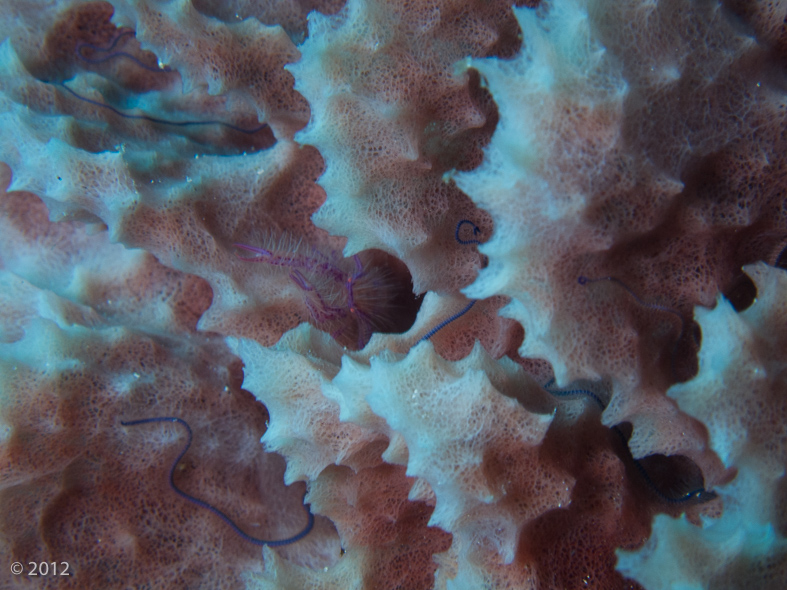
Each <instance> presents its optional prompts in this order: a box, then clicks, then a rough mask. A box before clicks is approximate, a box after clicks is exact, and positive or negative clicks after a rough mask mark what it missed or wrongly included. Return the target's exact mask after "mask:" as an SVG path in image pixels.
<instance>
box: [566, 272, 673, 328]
mask: <svg viewBox="0 0 787 590" xmlns="http://www.w3.org/2000/svg"><path fill="white" fill-rule="evenodd" d="M599 281H609V282H610V283H615V284H616V285H618V286H620V287H622V288H623V289H625V291H626V292H627V293H628V294H629V295H631V296H632V297H633V298H634V300H635V301H636V302H637V303H639V304H640V305H641V306H642V307H649V308H650V309H655V310H656V311H665V312H667V313H671V314H672V315H674V316H676V317H677V318H678V319H679V320H680V332H681V334H683V328H684V327H685V326H684V324H685V322H684V320H683V316H682V315H681V314H680V313H679V312H678V311H676V310H674V309H672V308H671V307H666V306H664V305H659V304H657V303H647V302H645V301H643V300H642V299H640V298H639V296H638V295H637V294H636V293H635V292H634V291H633V290H632V289H631V288H630V287H629V286H628V285H626V283H624V282H623V281H621V280H620V279H618V278H615V277H601V278H599V279H589V278H587V277H584V276H580V277H579V279H577V282H578V283H579V284H580V285H588V284H590V283H597V282H599Z"/></svg>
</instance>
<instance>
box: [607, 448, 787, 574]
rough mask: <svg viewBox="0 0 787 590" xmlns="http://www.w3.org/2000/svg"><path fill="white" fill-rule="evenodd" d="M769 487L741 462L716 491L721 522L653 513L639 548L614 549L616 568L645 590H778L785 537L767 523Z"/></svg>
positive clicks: (786, 553)
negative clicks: (720, 503)
mask: <svg viewBox="0 0 787 590" xmlns="http://www.w3.org/2000/svg"><path fill="white" fill-rule="evenodd" d="M771 484H772V482H770V481H767V480H763V478H762V477H761V473H760V472H759V469H758V468H757V467H753V466H751V465H750V464H747V463H742V464H741V468H740V469H739V471H738V475H737V477H736V479H735V480H734V481H732V482H731V483H729V484H727V485H725V486H722V487H719V488H718V493H719V495H720V497H721V498H722V501H723V502H724V513H723V514H722V515H721V517H720V518H716V519H707V520H703V522H702V525H701V526H696V525H695V524H691V523H689V522H688V521H687V519H686V517H685V515H683V516H681V517H680V518H670V517H669V516H666V515H663V514H660V515H657V516H656V517H655V519H654V521H653V530H652V533H651V536H650V538H649V539H648V541H647V542H646V543H645V545H643V546H642V548H641V549H639V550H638V551H623V550H619V551H618V564H617V569H618V570H619V571H620V572H621V573H622V574H623V575H625V576H626V577H627V578H630V579H634V580H636V581H637V582H639V583H640V584H642V585H643V586H644V587H645V588H647V589H648V590H671V589H673V588H692V589H693V588H697V589H700V590H710V589H713V590H716V589H717V588H718V589H720V590H735V589H736V588H743V587H747V586H750V587H753V588H758V589H759V588H762V589H763V590H778V589H779V588H783V587H784V580H785V579H787V538H785V536H784V529H782V531H781V532H780V531H779V530H778V529H777V528H776V527H775V524H774V523H773V522H770V521H769V520H768V516H767V513H768V512H769V510H768V509H767V507H768V506H770V505H771V504H772V501H773V497H772V495H771V494H770V493H769V487H770V485H771ZM763 508H766V510H765V512H763V510H762V509H763Z"/></svg>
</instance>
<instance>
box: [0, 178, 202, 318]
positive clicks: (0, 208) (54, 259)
mask: <svg viewBox="0 0 787 590" xmlns="http://www.w3.org/2000/svg"><path fill="white" fill-rule="evenodd" d="M0 178H1V180H0V185H7V184H8V181H10V178H11V174H10V170H9V169H8V167H7V166H5V165H0ZM0 264H2V267H3V268H4V270H5V271H7V272H8V273H13V275H14V276H15V277H17V279H18V280H21V281H24V282H26V283H29V284H30V285H31V287H32V286H33V285H34V286H35V287H36V289H35V291H36V292H38V293H40V294H44V293H54V294H56V295H57V296H58V299H60V298H63V300H67V301H71V302H74V303H76V304H79V305H81V306H85V309H86V310H89V312H90V314H91V315H96V316H97V319H96V320H95V321H96V322H99V319H98V318H101V319H103V320H104V321H108V322H110V323H111V324H113V325H122V326H127V327H130V326H134V327H136V328H138V329H140V328H144V329H146V330H148V331H149V332H151V333H153V332H157V333H164V332H167V333H179V332H192V333H193V332H196V329H197V321H198V320H199V318H200V316H201V315H202V313H203V312H204V311H205V309H207V307H208V305H210V301H211V289H210V286H209V285H208V284H207V283H206V282H205V281H203V280H202V279H200V278H199V277H196V276H194V275H190V274H187V273H182V272H178V271H176V270H173V269H171V268H167V267H165V266H164V265H162V264H161V263H160V262H158V261H157V260H156V259H155V258H154V257H153V256H152V255H151V254H149V253H147V252H144V251H143V250H136V249H127V248H125V247H124V246H122V245H120V244H112V243H110V241H109V239H108V236H107V234H106V232H98V233H92V232H91V231H90V227H89V226H88V225H86V224H84V223H82V222H78V221H62V222H60V223H52V222H51V221H49V215H48V211H47V208H46V206H45V205H44V203H43V202H42V201H41V200H40V199H39V198H38V197H37V196H35V195H34V194H32V193H27V192H5V190H0ZM9 276H10V275H9ZM9 293H10V292H9ZM9 293H5V295H9ZM24 299H25V298H23V300H24ZM9 303H10V302H9ZM80 323H83V324H84V325H89V324H90V322H88V321H87V320H83V321H82V322H80Z"/></svg>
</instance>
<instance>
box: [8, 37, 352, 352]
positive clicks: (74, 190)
mask: <svg viewBox="0 0 787 590" xmlns="http://www.w3.org/2000/svg"><path fill="white" fill-rule="evenodd" d="M0 55H1V56H2V60H3V62H4V64H5V65H6V66H7V68H8V74H9V75H8V76H7V77H4V78H3V81H2V82H0V89H1V90H2V91H3V93H4V94H5V96H6V97H7V98H8V99H10V100H8V101H6V102H4V103H3V107H4V112H3V113H2V114H1V115H0V117H2V118H3V124H4V125H5V127H6V129H7V131H8V134H4V136H3V139H2V140H0V157H2V158H3V159H4V160H5V161H6V162H7V163H8V164H9V165H10V166H11V168H12V169H13V181H12V185H11V188H12V189H13V190H26V191H29V192H32V193H34V194H36V195H38V196H39V197H40V198H41V199H42V200H43V201H44V203H45V204H46V205H47V207H48V209H49V214H50V218H51V219H52V220H53V221H54V220H58V221H60V220H84V221H88V222H91V223H94V224H96V226H97V227H100V225H98V224H103V225H105V226H106V227H107V228H108V230H109V232H108V238H109V239H110V240H112V241H116V242H121V243H122V244H124V245H126V246H128V247H133V248H141V249H145V250H147V251H148V252H149V253H151V254H152V255H154V256H155V257H156V258H157V259H158V261H159V262H161V263H162V264H164V265H166V266H168V267H170V268H174V269H177V270H179V271H182V272H186V273H190V274H195V275H198V276H199V277H202V278H203V279H204V280H206V281H207V282H208V283H209V284H210V288H211V290H212V292H213V293H212V294H213V300H212V306H211V308H210V309H209V310H208V311H207V313H205V314H204V315H203V316H202V317H201V319H200V328H201V329H203V330H213V331H221V332H223V333H227V334H235V335H238V336H246V337H255V338H257V339H258V340H260V341H261V342H265V343H268V344H271V343H273V342H275V341H276V340H278V338H279V337H280V336H281V334H283V333H284V332H285V331H286V330H288V329H290V328H292V327H294V326H296V325H297V324H298V323H300V322H301V321H304V319H306V317H307V313H306V312H305V311H304V310H303V308H302V305H301V304H300V297H299V293H298V291H297V289H296V288H295V286H294V285H293V284H292V282H291V281H289V279H287V276H286V275H284V276H283V277H282V276H279V277H278V281H276V280H271V277H270V276H269V275H266V273H261V272H259V270H260V269H259V267H258V266H255V265H249V264H246V263H241V262H240V261H238V260H236V258H235V256H234V254H233V251H232V244H233V243H235V242H242V243H250V244H252V245H253V244H255V243H256V242H258V241H260V240H261V239H262V238H263V237H264V236H265V235H271V234H273V235H283V234H285V233H287V234H290V235H294V236H297V237H298V238H300V239H303V240H304V241H305V242H308V243H310V244H313V245H315V246H316V247H322V248H326V249H330V250H340V249H341V248H342V246H343V245H344V240H343V239H342V238H332V237H329V236H328V235H327V234H326V233H325V232H324V231H321V230H318V229H317V228H316V227H315V226H314V225H313V224H312V223H311V221H310V219H309V217H310V215H311V214H312V213H313V212H314V211H316V209H317V208H318V207H319V205H320V204H321V203H322V202H323V199H324V195H323V193H322V191H321V190H320V188H319V187H318V186H316V185H315V184H314V180H315V179H316V178H317V176H318V175H319V174H320V172H321V171H322V160H321V158H320V156H319V154H318V153H317V152H316V150H314V149H313V148H299V146H297V145H296V144H294V143H293V142H292V141H287V140H282V141H279V142H277V143H276V144H275V145H273V146H271V145H270V144H262V145H257V144H252V145H250V146H249V145H247V146H246V148H248V149H249V150H250V151H249V152H248V153H239V149H238V148H239V147H240V146H235V147H234V148H232V147H229V146H230V145H231V143H232V142H229V143H228V142H227V141H226V139H227V138H226V137H224V136H223V135H222V134H221V133H220V134H219V135H218V136H215V135H211V134H210V133H209V134H208V135H207V136H205V135H199V134H198V135H197V136H196V137H195V136H191V135H189V133H186V134H185V136H184V135H182V133H183V130H184V129H186V128H187V127H182V128H178V127H174V128H173V127H172V126H166V125H159V124H156V123H153V122H151V121H146V120H144V117H149V116H154V117H155V118H158V119H161V118H174V120H178V119H181V118H182V117H183V116H184V113H180V112H178V111H179V109H180V108H183V109H186V113H185V114H186V115H188V111H190V110H192V109H193V110H196V111H197V112H196V113H192V114H191V115H190V116H192V117H193V118H194V120H196V121H200V120H201V119H204V118H206V117H215V118H216V120H217V121H218V122H215V121H214V122H213V123H212V124H211V125H208V127H211V126H212V127H213V128H214V130H215V128H216V127H217V126H218V128H219V129H221V128H222V126H221V124H220V123H221V122H222V118H224V120H225V121H227V120H226V117H227V115H226V114H221V113H219V114H215V113H212V110H213V109H214V108H216V107H217V106H222V105H223V106H224V108H225V109H226V102H224V101H225V99H224V98H211V97H209V96H207V95H205V94H204V92H202V93H200V92H198V91H196V90H195V91H194V92H192V93H191V94H190V95H189V96H188V97H185V96H184V95H182V94H180V93H179V92H175V91H172V90H168V91H166V92H161V93H159V92H150V93H147V94H145V93H141V94H136V92H135V91H134V90H133V89H128V90H129V92H131V93H132V95H134V96H135V97H136V99H138V102H137V104H139V105H140V107H141V108H138V109H136V110H135V111H134V112H133V113H132V114H133V116H135V117H143V120H139V119H127V118H125V117H123V116H120V115H118V114H117V113H116V112H115V111H112V110H108V109H106V108H99V107H96V106H95V105H92V104H91V103H86V102H85V101H84V100H80V99H78V98H76V97H75V96H73V95H71V94H69V93H68V92H67V91H65V90H63V88H62V87H60V86H58V85H55V84H51V83H46V82H43V81H41V80H38V79H36V78H35V77H34V76H32V75H31V74H30V72H29V71H28V70H27V68H26V67H25V66H24V64H22V63H21V61H20V59H19V57H18V55H17V53H16V51H15V50H14V47H13V46H12V44H11V42H10V41H6V42H4V43H3V44H2V46H0ZM106 84H107V83H106V80H105V79H104V78H102V77H101V76H99V75H98V74H96V73H90V74H86V73H81V74H79V75H78V76H77V77H76V78H75V79H74V80H72V81H69V83H68V88H70V89H72V90H73V89H75V88H76V89H78V93H79V94H80V96H83V97H85V98H89V99H90V100H92V101H95V102H98V103H102V104H103V103H106V102H107V101H108V100H109V97H108V96H107V95H108V94H113V93H114V92H115V90H113V89H112V88H113V87H112V86H109V87H108V86H107V85H106ZM110 90H111V91H110ZM151 95H162V96H160V97H159V98H160V101H159V102H156V100H154V99H152V98H151ZM163 96H166V97H167V98H166V99H165V98H163ZM200 97H201V98H200ZM184 101H185V102H187V103H188V105H190V106H186V105H184V104H183V102H184ZM211 101H213V102H212V103H211ZM166 104H169V105H170V107H169V108H170V109H172V111H170V110H167V109H166V108H165V107H164V105H166ZM146 107H148V108H150V110H146ZM116 110H118V111H119V109H116ZM173 111H174V112H173ZM225 113H226V111H225ZM43 114H46V115H48V116H42V115H43ZM131 122H133V123H134V124H133V125H131ZM227 122H232V120H231V119H230V120H229V121H227ZM257 124H259V123H257ZM96 125H98V126H100V127H102V128H103V130H102V131H101V133H99V134H96V133H95V129H96ZM198 127H200V128H203V127H204V126H198ZM233 133H235V134H236V135H243V134H240V133H238V132H234V131H233ZM260 133H262V131H261V132H260ZM252 135H254V136H256V134H252ZM119 146H123V149H122V150H121V149H119ZM214 148H215V149H214ZM227 149H229V151H227ZM184 154H190V157H186V158H184ZM220 154H221V155H220Z"/></svg>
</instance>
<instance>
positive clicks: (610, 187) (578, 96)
mask: <svg viewBox="0 0 787 590" xmlns="http://www.w3.org/2000/svg"><path fill="white" fill-rule="evenodd" d="M514 12H515V14H516V15H517V18H518V20H519V22H520V25H521V27H522V31H523V39H524V41H523V48H522V51H521V52H520V54H519V55H518V56H517V57H516V58H514V59H513V60H499V59H495V58H487V59H476V60H471V61H470V62H469V64H468V65H469V67H473V68H477V69H478V70H479V71H480V72H481V74H482V75H483V76H484V78H485V79H486V81H487V82H488V87H489V89H490V92H491V93H492V95H493V96H494V99H495V102H496V104H497V106H498V109H499V113H500V122H499V123H498V126H497V128H496V131H495V134H494V135H493V138H492V140H491V143H490V144H489V146H488V147H487V148H486V149H485V160H484V162H483V164H482V165H481V166H480V167H479V168H477V169H476V170H473V171H468V172H459V173H457V174H455V175H454V178H455V180H456V182H457V185H458V186H459V187H460V188H461V189H462V190H463V191H464V192H466V193H467V194H468V195H469V196H470V197H471V198H472V199H473V201H474V202H475V203H476V204H477V205H478V206H479V207H482V208H484V209H485V210H486V211H488V212H489V213H490V215H491V216H492V221H493V222H494V227H495V232H494V235H493V236H492V238H491V240H490V241H489V242H487V243H486V244H484V245H483V246H481V247H480V250H481V252H482V253H484V254H486V255H487V256H488V257H489V265H488V267H487V268H485V269H483V270H482V271H481V272H480V274H479V276H478V278H477V280H476V281H475V283H473V284H472V285H471V286H470V287H469V288H467V289H466V290H465V293H466V294H467V295H468V296H470V297H474V298H481V297H488V296H491V295H501V294H502V295H507V296H509V297H510V298H511V299H512V301H511V303H510V304H509V306H508V307H507V308H504V310H503V311H502V313H503V314H504V315H507V316H508V317H512V318H514V319H516V320H517V321H519V322H520V323H521V324H522V325H523V326H524V328H525V339H524V341H523V344H522V347H521V348H520V353H521V354H522V355H523V356H532V357H539V358H545V359H547V360H548V361H549V362H550V363H551V364H552V365H553V367H554V369H555V377H556V380H557V382H558V383H559V384H567V383H569V382H571V381H573V380H575V379H577V378H598V377H599V376H604V375H613V376H614V377H615V379H616V381H617V382H619V383H620V384H621V386H622V387H621V389H622V391H624V392H625V395H629V394H630V393H631V392H632V391H633V390H634V389H635V387H634V385H633V384H635V383H643V384H645V385H646V387H650V386H653V387H655V388H656V389H661V390H662V391H663V390H664V389H665V387H666V384H668V383H669V382H670V381H674V379H675V376H674V375H673V374H671V373H672V368H671V356H672V349H673V347H674V345H675V340H677V339H678V337H679V336H678V334H679V332H680V331H681V328H682V327H681V326H680V325H677V323H673V327H672V330H674V331H673V332H672V333H671V334H670V335H669V336H668V337H664V338H662V339H661V340H660V341H657V339H655V338H653V337H652V336H649V334H659V333H661V334H663V332H664V330H665V327H664V323H665V322H669V321H670V320H669V318H665V317H662V316H659V314H654V313H647V314H643V309H642V308H641V307H640V308H639V309H636V307H637V306H636V300H635V299H634V298H633V297H632V296H631V294H630V292H634V293H636V294H637V295H638V297H639V298H640V299H641V300H643V301H646V302H648V303H653V304H658V305H661V306H664V307H668V308H671V309H674V310H677V312H678V313H679V314H680V315H681V316H682V317H683V318H684V320H683V321H684V323H685V324H688V323H689V318H690V315H691V312H692V310H693V307H694V306H695V305H704V306H711V305H712V304H713V300H714V298H715V295H716V293H718V292H720V291H721V292H724V291H725V290H726V289H727V288H728V287H729V286H730V284H731V283H732V281H733V279H734V278H735V277H736V276H737V275H738V274H739V269H740V267H741V266H742V265H743V264H747V263H751V262H754V261H756V260H762V259H764V260H773V259H774V258H775V256H776V255H777V254H778V251H779V249H780V247H779V241H780V239H781V238H780V236H782V235H783V233H784V227H783V224H784V221H783V216H782V215H781V213H780V211H781V207H782V205H783V197H781V196H779V195H780V194H782V195H783V192H781V193H780V191H783V189H782V188H781V187H782V180H781V179H782V178H783V170H784V167H785V157H784V155H783V154H784V150H783V149H782V147H777V146H783V143H782V142H783V141H784V138H783V137H782V135H781V134H780V131H779V129H781V128H782V126H783V124H784V123H783V122H784V117H785V115H784V110H783V106H780V105H783V102H782V101H781V99H780V98H779V96H778V92H777V88H776V87H768V85H767V84H765V83H758V79H755V78H753V77H752V75H751V73H752V71H753V70H752V68H751V67H750V65H749V64H751V63H752V61H753V60H756V56H757V55H758V51H759V50H758V48H757V47H756V45H755V44H754V43H753V41H752V39H751V38H750V37H747V36H746V35H744V34H742V33H741V32H740V29H739V27H737V25H736V24H735V23H734V22H732V21H731V19H730V18H729V14H728V13H727V12H725V11H724V10H722V9H721V7H720V6H719V5H718V3H700V4H695V5H691V6H690V7H687V6H685V5H683V4H680V5H678V4H676V3H670V2H659V3H649V4H646V5H644V6H642V5H640V3H633V2H631V3H629V2H619V3H618V2H604V1H595V0H594V1H584V0H583V1H576V2H574V1H570V2H554V3H549V4H548V5H546V6H544V7H543V9H540V10H538V11H531V10H527V9H518V8H515V9H514ZM624 22H625V23H626V26H622V25H621V23H624ZM697 35H699V36H700V38H701V39H703V40H704V42H697ZM665 47H669V48H670V49H669V50H667V49H665ZM668 59H674V61H675V63H674V64H672V65H670V66H669V68H673V66H674V69H672V70H669V71H670V72H672V77H670V76H668V75H667V74H665V72H666V70H667V69H669V68H668V67H667V64H665V63H662V62H663V61H664V60H668ZM703 81H704V82H703ZM690 89H691V90H690ZM697 92H700V94H697ZM687 97H689V98H688V99H687ZM695 97H696V100H695ZM738 113H746V114H745V116H738ZM763 154H767V155H765V156H764V159H763ZM766 162H767V164H766ZM580 276H585V277H590V278H601V277H614V278H616V279H618V280H620V281H622V282H623V283H625V284H626V285H627V286H628V287H629V289H630V292H627V291H626V289H623V288H619V287H618V288H616V287H615V286H613V285H612V284H607V285H605V286H603V287H602V284H601V283H591V284H589V285H586V286H590V287H591V289H584V288H578V285H577V280H578V278H579V277H580ZM603 291H606V293H602V292H603ZM599 297H601V298H602V299H597V298H599ZM594 300H595V303H594ZM602 301H603V303H602ZM631 305H634V306H635V308H631V307H629V306H631ZM618 314H622V315H618ZM662 315H663V314H662ZM636 316H639V319H637V318H636ZM643 320H644V321H645V324H643V323H642V321H643ZM672 321H673V322H675V320H672ZM666 329H667V330H669V328H666ZM686 333H687V331H685V332H684V333H683V336H685V335H686ZM690 376H691V375H688V376H687V377H684V380H685V378H688V377H690Z"/></svg>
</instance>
